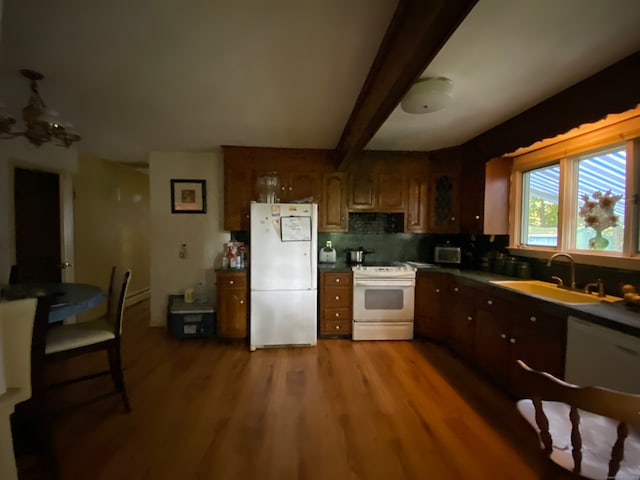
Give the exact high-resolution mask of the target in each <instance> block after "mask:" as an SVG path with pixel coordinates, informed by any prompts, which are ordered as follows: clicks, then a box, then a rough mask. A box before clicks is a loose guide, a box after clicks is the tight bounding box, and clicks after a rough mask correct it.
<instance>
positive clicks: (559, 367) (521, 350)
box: [509, 299, 567, 394]
mask: <svg viewBox="0 0 640 480" xmlns="http://www.w3.org/2000/svg"><path fill="white" fill-rule="evenodd" d="M519 300H520V299H519ZM513 305H514V307H515V306H516V304H515V302H514V303H513ZM517 306H518V310H517V311H519V313H518V314H517V315H514V316H513V319H512V328H511V336H510V339H509V341H510V344H511V358H510V361H509V366H510V390H511V392H512V393H514V394H521V393H524V392H526V388H525V387H526V385H524V383H523V382H526V380H523V379H522V372H521V371H520V367H518V366H517V364H516V360H522V361H524V362H525V363H526V364H527V365H529V366H530V367H531V368H534V369H536V370H540V371H543V372H548V373H550V374H552V375H553V376H555V377H557V378H564V366H565V353H566V344H567V318H566V313H564V312H562V311H558V310H555V311H554V309H552V307H549V308H543V307H540V306H539V305H536V304H535V303H534V302H525V303H522V301H519V302H518V305H517ZM514 311H516V310H514Z"/></svg>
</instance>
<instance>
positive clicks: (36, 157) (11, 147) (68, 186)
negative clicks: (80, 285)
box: [0, 138, 78, 283]
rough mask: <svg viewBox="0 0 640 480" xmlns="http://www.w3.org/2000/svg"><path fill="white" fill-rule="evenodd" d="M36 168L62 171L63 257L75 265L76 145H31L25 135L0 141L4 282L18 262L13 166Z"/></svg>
mask: <svg viewBox="0 0 640 480" xmlns="http://www.w3.org/2000/svg"><path fill="white" fill-rule="evenodd" d="M14 166H19V167H24V168H30V167H34V168H37V169H39V170H46V171H50V172H54V173H58V174H60V178H61V187H62V189H61V197H62V199H61V204H60V209H61V215H62V222H63V225H62V227H63V230H62V231H63V235H65V236H66V238H65V242H68V243H67V248H68V250H67V254H64V253H63V255H62V258H63V259H65V260H67V261H69V262H70V263H72V264H73V261H74V259H73V205H72V190H73V182H72V177H71V176H72V175H73V174H74V173H76V172H77V171H78V152H77V151H76V149H75V148H64V147H56V146H54V145H50V144H47V145H42V146H41V147H40V148H37V147H35V146H34V145H31V144H30V143H29V142H28V141H27V140H25V139H23V138H16V139H13V140H0V283H4V282H6V281H7V279H8V278H9V270H10V269H11V265H12V264H13V263H14V261H15V244H14V242H15V234H14V221H13V167H14ZM65 275H66V276H65V278H64V280H66V281H71V280H73V271H69V272H65Z"/></svg>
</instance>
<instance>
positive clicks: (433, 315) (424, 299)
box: [413, 271, 449, 340]
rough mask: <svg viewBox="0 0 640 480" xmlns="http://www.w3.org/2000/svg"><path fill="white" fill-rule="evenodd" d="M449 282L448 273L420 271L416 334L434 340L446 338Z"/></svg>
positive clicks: (414, 328) (416, 303)
mask: <svg viewBox="0 0 640 480" xmlns="http://www.w3.org/2000/svg"><path fill="white" fill-rule="evenodd" d="M448 283H449V275H448V274H446V273H440V272H429V271H418V274H417V275H416V290H415V305H414V307H415V311H414V323H413V330H414V334H415V335H417V336H421V337H426V338H430V339H433V340H444V339H446V337H447V330H448V327H447V323H448V310H447V308H446V305H447V303H448V301H447V298H446V297H447V294H448V291H447V290H448Z"/></svg>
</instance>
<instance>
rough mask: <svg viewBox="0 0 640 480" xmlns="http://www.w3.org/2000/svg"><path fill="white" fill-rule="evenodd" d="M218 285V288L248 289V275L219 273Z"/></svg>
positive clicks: (217, 277)
mask: <svg viewBox="0 0 640 480" xmlns="http://www.w3.org/2000/svg"><path fill="white" fill-rule="evenodd" d="M216 285H217V286H218V288H247V274H246V273H245V272H233V273H228V272H218V273H217V274H216Z"/></svg>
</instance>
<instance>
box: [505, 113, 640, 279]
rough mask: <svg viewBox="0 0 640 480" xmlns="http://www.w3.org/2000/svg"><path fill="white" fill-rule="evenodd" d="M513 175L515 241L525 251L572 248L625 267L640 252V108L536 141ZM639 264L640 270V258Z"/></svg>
mask: <svg viewBox="0 0 640 480" xmlns="http://www.w3.org/2000/svg"><path fill="white" fill-rule="evenodd" d="M536 147H537V149H536ZM513 178H514V180H515V181H514V183H513V185H512V193H513V195H512V197H511V198H512V200H513V203H512V206H511V209H512V212H511V220H512V221H511V248H515V249H518V251H517V254H518V255H525V256H526V255H529V256H533V257H538V258H548V255H549V252H554V251H565V252H567V251H568V252H571V253H572V254H573V255H574V256H578V257H580V256H582V257H583V260H582V261H583V263H591V264H594V265H603V266H620V267H622V268H629V267H630V266H631V264H630V263H629V260H631V259H637V260H640V255H638V253H639V251H638V250H639V249H638V245H639V238H640V210H639V207H638V205H637V204H636V202H635V200H634V199H635V198H636V197H637V194H638V190H640V116H638V114H637V113H636V114H635V116H633V117H627V118H626V119H624V120H623V121H619V122H617V123H610V124H609V125H606V126H604V127H600V128H596V127H593V126H591V129H590V130H589V131H588V132H587V133H584V134H582V133H580V134H579V135H577V136H574V137H571V138H568V137H565V138H564V139H562V140H556V141H555V143H553V142H550V144H547V145H545V146H543V147H540V146H535V145H534V146H532V147H531V148H530V149H529V151H525V153H523V154H521V155H519V156H517V157H516V158H515V159H514V177H513ZM527 252H529V253H527ZM514 253H515V252H514ZM632 268H633V269H639V270H640V262H638V263H637V264H636V262H634V266H633V267H632Z"/></svg>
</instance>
